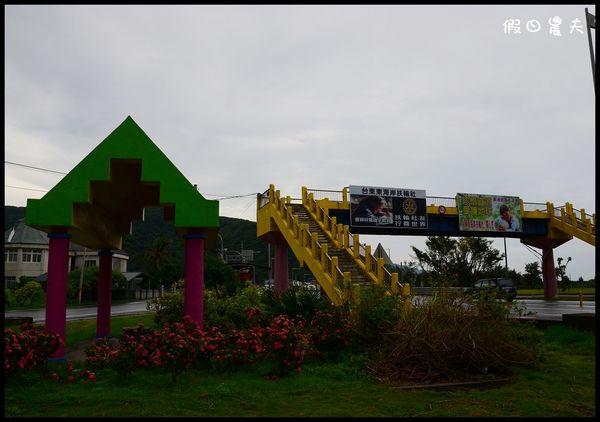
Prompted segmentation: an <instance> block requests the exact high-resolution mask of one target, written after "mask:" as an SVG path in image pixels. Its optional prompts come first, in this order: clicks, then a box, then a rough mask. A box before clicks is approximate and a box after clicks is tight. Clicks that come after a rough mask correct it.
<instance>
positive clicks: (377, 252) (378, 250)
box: [373, 243, 394, 265]
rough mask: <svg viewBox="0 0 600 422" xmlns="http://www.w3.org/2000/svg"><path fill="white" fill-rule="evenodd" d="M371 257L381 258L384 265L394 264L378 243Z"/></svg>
mask: <svg viewBox="0 0 600 422" xmlns="http://www.w3.org/2000/svg"><path fill="white" fill-rule="evenodd" d="M373 256H374V257H375V258H383V263H384V264H386V265H393V264H394V263H393V262H392V259H391V258H390V256H389V255H388V254H387V253H386V251H385V249H383V246H381V243H379V244H378V245H377V248H375V252H374V253H373Z"/></svg>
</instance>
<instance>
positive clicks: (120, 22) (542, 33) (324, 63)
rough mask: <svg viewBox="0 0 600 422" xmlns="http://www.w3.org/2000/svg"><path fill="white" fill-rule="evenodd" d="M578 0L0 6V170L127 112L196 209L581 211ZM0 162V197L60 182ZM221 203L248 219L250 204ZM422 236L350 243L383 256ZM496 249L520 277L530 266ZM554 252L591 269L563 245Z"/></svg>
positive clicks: (512, 250)
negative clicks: (353, 206)
mask: <svg viewBox="0 0 600 422" xmlns="http://www.w3.org/2000/svg"><path fill="white" fill-rule="evenodd" d="M585 7H588V8H589V11H590V12H591V13H593V14H594V15H595V7H594V6H593V5H588V6H586V5H578V6H561V5H549V6H542V5H535V6H515V5H512V6H489V5H485V6H457V5H453V6H452V5H451V6H440V5H435V6H404V5H389V6H335V5H333V6H318V5H315V6H313V5H299V6H193V5H191V6H158V5H155V6H116V5H113V6H39V5H36V6H15V5H8V6H5V110H6V111H5V129H4V130H5V161H10V162H14V163H19V164H24V165H28V166H35V167H40V168H45V169H50V170H55V171H58V172H69V171H70V170H71V169H72V168H73V167H74V166H75V165H77V164H78V163H79V162H80V161H81V160H82V159H83V158H84V157H85V156H86V155H87V154H88V153H89V152H90V151H91V150H92V149H93V148H95V147H96V146H97V145H98V144H99V143H100V142H101V141H102V140H103V139H105V138H106V137H107V136H108V135H109V134H110V133H111V132H112V131H113V130H114V129H115V128H116V127H117V126H118V125H119V124H121V123H122V122H123V120H125V118H126V117H127V116H131V117H132V118H133V119H134V120H135V121H136V122H137V123H138V125H140V127H141V128H142V129H143V130H144V131H145V132H146V134H147V135H148V136H149V137H150V138H151V139H152V140H153V141H154V143H155V144H156V145H157V146H158V147H159V148H160V149H161V150H162V151H163V152H164V153H165V154H166V155H167V156H168V157H169V158H170V160H171V161H172V162H173V164H175V166H176V167H177V168H178V169H179V170H180V171H181V172H182V173H183V174H184V176H186V177H187V178H188V180H189V181H190V182H191V183H195V184H197V185H198V188H199V190H200V192H201V193H202V194H203V195H204V196H205V197H206V198H208V199H215V198H222V197H226V196H230V195H248V194H255V193H257V192H263V191H265V190H266V189H268V186H269V184H270V183H273V184H274V185H275V186H276V188H277V189H280V190H281V193H282V195H283V196H286V195H290V196H292V197H300V192H301V187H302V186H307V187H308V188H310V189H330V190H341V189H342V188H343V187H344V186H349V185H372V186H384V187H402V188H411V189H423V190H425V191H426V194H427V195H428V196H444V197H454V196H455V195H456V193H457V192H463V193H479V194H495V195H510V196H519V197H521V198H522V199H523V200H524V201H525V202H541V203H545V202H546V201H550V202H553V203H554V204H555V206H559V205H564V203H565V202H570V203H572V204H573V205H574V206H575V208H576V209H580V208H585V210H586V212H587V213H589V214H592V213H594V212H595V189H596V186H595V118H594V116H595V114H594V105H595V95H594V87H593V80H592V71H591V63H590V51H589V46H588V38H587V31H586V26H585V12H584V9H585ZM557 18H558V19H557ZM509 19H513V20H514V21H513V23H515V24H516V23H517V22H516V20H519V22H518V23H519V29H520V33H519V34H515V33H505V28H506V27H505V25H503V24H504V23H505V22H506V21H508V20H509ZM549 19H552V20H551V21H550V22H552V23H555V22H557V21H561V24H560V26H559V27H558V28H559V31H560V36H557V35H552V34H551V33H550V22H549ZM577 20H578V21H577ZM536 22H537V23H539V26H537V23H536ZM574 25H576V26H579V28H581V32H579V31H578V30H577V28H572V27H573V26H574ZM538 29H539V30H538ZM536 31H537V32H536ZM592 36H593V37H595V30H592ZM594 50H595V47H594ZM4 168H5V170H4V174H5V189H4V193H5V205H14V206H25V205H26V199H27V198H41V197H42V196H43V195H44V192H40V191H47V190H49V189H51V188H52V187H53V186H54V185H55V184H56V183H57V182H58V181H59V180H60V179H61V177H62V175H60V174H52V173H48V172H42V171H36V170H32V169H27V168H23V167H18V166H14V165H10V164H5V167H4ZM8 186H11V187H8ZM15 187H17V188H15ZM19 188H21V189H19ZM22 188H27V189H33V190H25V189H22ZM219 209H220V215H222V216H227V217H236V218H243V219H247V220H253V221H256V199H255V196H247V197H244V198H240V199H223V200H220V202H219ZM425 239H426V238H425V237H422V236H414V237H412V236H411V237H404V236H379V237H376V236H361V241H363V242H368V243H369V244H371V245H372V246H373V248H375V247H376V246H377V243H379V242H381V243H382V244H383V246H384V248H386V249H387V250H389V252H390V253H391V257H392V259H393V260H394V261H395V262H401V261H405V260H410V259H411V257H410V256H411V255H412V250H411V248H410V246H411V245H414V246H416V247H418V248H423V245H424V241H425ZM494 246H496V247H497V248H498V249H500V250H501V251H502V252H503V251H504V244H503V241H502V239H497V240H495V241H494ZM507 246H508V263H509V267H511V268H514V269H516V270H518V271H523V267H524V265H525V264H526V263H529V262H534V261H536V260H537V259H538V258H537V256H536V254H534V253H533V252H531V251H530V250H528V249H527V248H526V247H525V246H524V245H522V244H521V243H520V242H519V240H518V239H507ZM554 256H555V258H557V257H559V256H563V257H565V258H566V257H567V256H571V257H572V258H573V260H572V261H571V263H570V264H569V266H568V268H567V274H568V275H570V276H571V278H575V279H577V278H578V277H579V276H583V277H584V278H585V279H588V278H592V277H594V275H595V248H594V247H593V246H591V245H589V244H587V243H585V242H583V241H581V240H579V239H577V238H574V239H573V240H571V241H569V242H567V243H565V244H564V245H562V246H560V247H558V248H557V249H555V250H554Z"/></svg>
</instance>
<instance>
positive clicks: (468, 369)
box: [369, 293, 541, 382]
mask: <svg viewBox="0 0 600 422" xmlns="http://www.w3.org/2000/svg"><path fill="white" fill-rule="evenodd" d="M512 306H514V305H513V304H510V303H507V302H500V301H495V300H477V299H473V298H468V297H463V296H461V295H457V294H450V293H445V294H437V295H435V296H433V297H432V298H431V299H430V300H426V301H423V302H422V303H421V304H419V305H418V306H415V305H413V306H410V307H405V308H403V311H402V312H401V313H399V316H398V320H397V323H396V324H395V326H394V327H393V328H392V329H391V330H389V331H388V332H385V333H382V335H381V336H380V340H379V342H378V344H376V345H375V347H373V349H372V350H374V352H373V353H372V354H371V361H370V364H369V369H370V370H371V371H372V372H373V373H374V374H375V375H376V376H377V377H378V378H379V379H381V380H384V381H389V382H397V381H411V382H433V381H437V382H439V381H444V380H445V381H450V380H453V381H456V380H460V379H465V378H467V379H472V378H473V377H474V375H481V374H487V373H491V374H500V373H503V374H505V373H509V372H510V367H511V366H514V365H527V364H531V363H532V362H534V361H535V360H536V357H537V355H538V346H539V344H540V342H541V334H539V333H538V332H537V330H535V328H534V327H533V325H531V324H527V323H521V322H516V321H514V320H513V319H512V318H511V316H510V314H511V307H512Z"/></svg>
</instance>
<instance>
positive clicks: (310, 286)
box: [264, 279, 321, 297]
mask: <svg viewBox="0 0 600 422" xmlns="http://www.w3.org/2000/svg"><path fill="white" fill-rule="evenodd" d="M289 285H290V286H295V287H299V288H301V289H307V290H312V291H314V292H316V293H317V297H321V289H320V287H319V286H318V285H317V282H316V281H314V280H313V281H310V282H302V281H298V280H292V281H290V282H289ZM264 286H265V288H266V289H273V288H275V280H273V279H270V280H265V281H264Z"/></svg>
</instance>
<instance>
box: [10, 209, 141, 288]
mask: <svg viewBox="0 0 600 422" xmlns="http://www.w3.org/2000/svg"><path fill="white" fill-rule="evenodd" d="M48 245H49V241H48V235H47V234H46V233H44V232H42V231H40V230H36V229H34V228H31V227H29V226H27V225H26V224H25V221H24V219H20V220H19V221H17V222H16V223H15V225H14V226H13V227H11V228H10V229H8V230H7V231H5V232H4V287H5V288H9V289H14V288H16V287H19V280H20V278H21V277H22V276H27V277H36V278H37V277H39V276H41V275H44V274H45V273H47V272H48ZM112 252H113V270H115V271H119V272H121V273H124V272H126V271H127V261H128V260H129V255H127V253H126V252H124V251H121V250H118V251H112ZM69 258H70V266H69V267H70V268H69V269H70V271H73V270H74V269H76V268H81V267H82V265H83V266H86V267H90V266H98V264H99V259H100V258H99V256H98V251H94V250H89V249H86V248H84V247H83V246H80V245H78V244H76V243H72V242H71V243H70V246H69Z"/></svg>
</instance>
